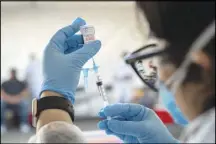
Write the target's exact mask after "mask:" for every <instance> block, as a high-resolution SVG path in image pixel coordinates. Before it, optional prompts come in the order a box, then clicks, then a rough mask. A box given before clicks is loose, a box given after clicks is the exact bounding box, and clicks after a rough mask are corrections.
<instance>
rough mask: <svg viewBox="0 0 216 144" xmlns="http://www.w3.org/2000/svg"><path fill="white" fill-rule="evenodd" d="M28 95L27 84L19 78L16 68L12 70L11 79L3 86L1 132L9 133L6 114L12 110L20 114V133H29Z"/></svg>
mask: <svg viewBox="0 0 216 144" xmlns="http://www.w3.org/2000/svg"><path fill="white" fill-rule="evenodd" d="M26 94H27V88H26V84H25V83H24V82H22V81H20V80H18V78H17V71H16V69H15V68H12V69H11V70H10V79H8V80H7V81H5V82H3V83H2V85H1V132H2V133H4V132H6V131H7V128H6V126H5V114H6V113H5V112H6V110H7V109H11V110H13V111H16V110H17V111H16V112H17V113H18V116H19V118H20V131H21V132H24V133H26V132H29V130H30V127H29V125H28V104H27V103H26V101H25V100H24V96H25V95H26Z"/></svg>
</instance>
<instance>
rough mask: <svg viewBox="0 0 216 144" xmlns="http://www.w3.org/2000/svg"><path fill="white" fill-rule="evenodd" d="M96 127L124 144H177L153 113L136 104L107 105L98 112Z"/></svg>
mask: <svg viewBox="0 0 216 144" xmlns="http://www.w3.org/2000/svg"><path fill="white" fill-rule="evenodd" d="M99 116H100V117H102V118H106V117H108V116H111V117H112V119H111V120H102V121H100V122H99V123H98V127H99V128H100V129H102V130H105V131H106V133H107V134H112V135H115V136H117V137H119V138H120V139H121V140H123V141H124V142H125V143H178V141H177V140H176V139H175V138H174V137H173V136H172V135H171V134H170V132H169V131H168V129H167V128H166V126H165V125H164V124H163V122H162V121H161V120H160V119H159V118H158V117H157V115H156V114H155V112H154V111H153V110H151V109H148V108H146V107H144V106H141V105H138V104H113V105H108V106H107V107H105V108H104V109H102V110H101V111H100V112H99Z"/></svg>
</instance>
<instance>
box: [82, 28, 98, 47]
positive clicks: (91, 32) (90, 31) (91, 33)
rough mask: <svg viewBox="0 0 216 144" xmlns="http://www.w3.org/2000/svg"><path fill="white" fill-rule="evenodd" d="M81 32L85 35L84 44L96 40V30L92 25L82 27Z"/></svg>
mask: <svg viewBox="0 0 216 144" xmlns="http://www.w3.org/2000/svg"><path fill="white" fill-rule="evenodd" d="M80 32H81V34H82V35H83V40H84V43H85V44H86V43H88V42H90V41H94V40H95V29H94V27H93V26H91V25H84V26H81V27H80Z"/></svg>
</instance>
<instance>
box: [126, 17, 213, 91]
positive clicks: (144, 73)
mask: <svg viewBox="0 0 216 144" xmlns="http://www.w3.org/2000/svg"><path fill="white" fill-rule="evenodd" d="M214 35H215V21H213V22H212V23H211V24H210V25H209V26H208V27H207V28H206V29H205V30H204V31H203V33H202V34H201V35H200V36H199V37H198V38H197V39H196V41H194V43H193V44H192V45H191V48H190V50H189V52H188V53H187V55H186V57H185V60H184V61H183V62H182V64H181V65H180V66H179V67H178V68H177V70H176V71H175V72H174V73H173V74H172V76H170V77H169V78H168V80H166V82H164V83H165V85H166V86H167V87H169V88H170V91H171V92H172V93H173V94H175V92H176V89H177V88H178V86H179V85H180V84H181V83H182V82H183V81H184V79H185V76H186V74H187V70H188V66H189V65H190V64H191V62H192V56H191V54H192V53H193V52H194V51H198V50H201V49H203V48H204V47H205V46H206V45H207V44H208V43H209V41H210V40H211V39H212V37H213V36H214ZM165 47H166V44H165V42H163V41H159V42H158V43H152V44H148V45H145V46H143V47H142V48H140V49H138V50H136V51H134V52H133V53H131V54H129V55H127V56H126V57H125V62H126V63H127V64H130V65H131V67H132V68H133V70H134V71H135V72H136V74H137V75H138V77H139V78H140V79H141V80H142V81H143V82H144V84H146V85H147V86H148V87H149V88H150V89H152V90H153V91H156V92H157V91H158V90H159V85H158V83H159V81H160V80H159V79H158V71H157V68H158V67H159V66H161V55H163V54H166V49H165Z"/></svg>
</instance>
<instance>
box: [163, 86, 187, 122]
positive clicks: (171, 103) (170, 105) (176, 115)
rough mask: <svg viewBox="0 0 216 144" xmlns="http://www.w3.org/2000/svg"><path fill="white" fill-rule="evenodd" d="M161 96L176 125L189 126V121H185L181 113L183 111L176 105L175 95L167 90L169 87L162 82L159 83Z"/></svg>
mask: <svg viewBox="0 0 216 144" xmlns="http://www.w3.org/2000/svg"><path fill="white" fill-rule="evenodd" d="M159 95H160V97H161V100H162V102H163V104H164V106H165V107H166V109H167V110H168V112H169V113H170V114H171V116H172V118H173V119H174V121H175V123H176V124H180V125H186V124H188V121H187V120H186V119H185V117H184V116H183V114H182V113H181V110H180V109H179V108H178V107H177V105H176V103H175V100H174V95H173V94H172V93H171V92H170V91H169V90H168V89H167V87H166V86H165V85H164V84H163V83H162V82H160V83H159Z"/></svg>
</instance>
